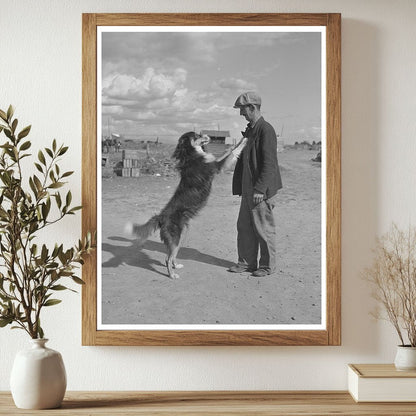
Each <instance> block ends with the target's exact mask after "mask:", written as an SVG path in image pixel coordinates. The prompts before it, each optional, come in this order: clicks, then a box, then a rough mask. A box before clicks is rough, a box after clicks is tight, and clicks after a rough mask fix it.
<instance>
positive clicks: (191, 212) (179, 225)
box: [126, 132, 247, 279]
mask: <svg viewBox="0 0 416 416" xmlns="http://www.w3.org/2000/svg"><path fill="white" fill-rule="evenodd" d="M246 141H247V139H243V140H241V141H240V143H238V144H237V145H236V146H234V147H233V148H230V149H228V150H227V151H226V152H225V153H224V154H223V155H222V156H220V157H219V158H216V157H215V156H214V155H212V154H210V153H206V152H205V150H204V145H206V144H208V143H209V137H208V136H205V135H204V136H201V135H199V134H196V133H195V132H188V133H185V134H183V135H182V136H181V137H180V138H179V141H178V145H177V146H176V149H175V151H174V153H173V156H172V157H173V158H174V159H176V160H177V166H176V167H177V169H178V171H179V173H180V177H181V180H180V182H179V185H178V187H177V188H176V190H175V193H174V194H173V196H172V198H171V199H170V200H169V202H168V203H167V204H166V206H165V208H163V210H162V211H161V212H160V213H159V214H158V215H155V216H153V217H152V218H150V220H149V221H147V222H146V223H145V224H142V225H139V224H128V225H127V226H126V231H127V232H129V233H130V234H133V235H136V236H137V237H139V239H140V240H141V242H144V241H145V240H147V238H148V237H149V236H150V234H152V233H153V232H155V231H156V230H158V229H160V238H161V240H162V241H163V243H164V244H165V246H166V250H167V258H166V266H167V268H168V273H169V277H170V278H171V279H177V278H178V277H179V276H178V274H176V273H175V272H174V269H179V268H181V267H183V266H182V265H181V264H177V263H176V256H177V254H178V251H179V247H180V243H181V237H182V235H183V231H184V229H185V228H186V226H187V225H188V224H189V221H190V220H191V219H192V218H193V217H195V216H196V215H197V214H198V212H199V211H200V210H201V209H202V208H203V207H204V206H205V204H206V203H207V200H208V197H209V195H210V192H211V186H212V181H213V179H214V176H215V174H217V173H219V172H220V171H221V170H223V169H225V168H227V167H229V166H230V165H231V164H232V163H233V162H234V161H235V160H236V159H237V158H238V156H239V155H240V153H241V151H242V150H243V148H244V146H245V144H246Z"/></svg>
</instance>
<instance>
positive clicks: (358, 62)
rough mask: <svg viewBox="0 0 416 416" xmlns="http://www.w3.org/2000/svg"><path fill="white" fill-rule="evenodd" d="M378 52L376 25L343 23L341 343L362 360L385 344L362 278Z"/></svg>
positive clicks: (374, 193)
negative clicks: (382, 342) (364, 356)
mask: <svg viewBox="0 0 416 416" xmlns="http://www.w3.org/2000/svg"><path fill="white" fill-rule="evenodd" d="M380 50H381V45H380V29H379V28H378V27H376V26H374V25H370V24H368V23H367V22H364V21H360V20H355V19H343V20H342V212H343V214H342V265H343V266H342V333H343V339H342V344H343V346H344V348H346V349H347V350H348V351H346V352H348V353H349V354H354V355H355V354H357V355H358V354H359V355H360V357H361V359H362V358H363V355H365V354H368V355H369V356H374V355H375V354H377V352H378V351H377V349H378V347H379V345H380V343H381V339H380V337H381V335H380V334H378V333H377V325H376V323H375V321H374V318H372V317H371V316H370V312H371V310H372V308H373V305H374V303H373V301H372V299H371V297H370V295H371V290H370V288H369V286H368V284H367V283H366V282H365V281H363V280H362V278H361V277H360V273H361V271H362V269H363V268H364V267H366V266H368V265H369V264H370V262H371V255H372V254H371V249H372V247H373V246H374V242H375V241H374V236H375V235H376V234H377V232H378V220H379V210H378V204H377V201H378V200H379V194H380V189H381V188H380V183H379V180H380V178H379V172H380V169H381V167H380V166H379V156H378V155H379V152H380V140H378V138H379V136H380V133H381V131H380V121H381V119H380V118H381V115H380V114H381V112H380V93H379V91H380V82H381V80H380V72H379V65H380Z"/></svg>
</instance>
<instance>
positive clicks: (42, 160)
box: [38, 150, 46, 166]
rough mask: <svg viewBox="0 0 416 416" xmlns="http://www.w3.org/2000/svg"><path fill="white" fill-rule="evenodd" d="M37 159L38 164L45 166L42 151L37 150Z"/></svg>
mask: <svg viewBox="0 0 416 416" xmlns="http://www.w3.org/2000/svg"><path fill="white" fill-rule="evenodd" d="M38 159H39V161H40V163H42V164H43V165H45V166H46V159H45V156H44V154H43V153H42V150H39V152H38Z"/></svg>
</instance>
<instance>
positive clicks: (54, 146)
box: [52, 139, 56, 152]
mask: <svg viewBox="0 0 416 416" xmlns="http://www.w3.org/2000/svg"><path fill="white" fill-rule="evenodd" d="M52 150H53V151H54V152H56V140H55V139H53V142H52Z"/></svg>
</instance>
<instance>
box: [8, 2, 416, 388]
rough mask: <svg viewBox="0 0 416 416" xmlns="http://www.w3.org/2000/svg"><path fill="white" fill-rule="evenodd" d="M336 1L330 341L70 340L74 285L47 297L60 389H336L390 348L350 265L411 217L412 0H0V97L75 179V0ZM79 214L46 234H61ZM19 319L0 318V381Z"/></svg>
mask: <svg viewBox="0 0 416 416" xmlns="http://www.w3.org/2000/svg"><path fill="white" fill-rule="evenodd" d="M217 11H219V12H341V13H342V200H343V202H342V226H343V230H342V340H343V342H342V346H341V347H258V348H256V347H215V348H208V347H206V348H205V347H199V348H193V347H192V348H191V347H128V348H121V347H100V348H98V347H81V339H80V333H81V298H80V296H78V295H74V294H72V293H69V294H67V295H65V299H64V302H63V303H62V304H61V305H59V306H56V307H54V308H51V309H49V311H48V313H47V314H46V315H45V320H44V324H45V325H44V326H45V327H46V329H47V332H48V336H49V338H50V339H51V342H50V347H52V348H54V349H57V350H59V351H61V353H62V355H63V357H64V360H65V363H66V368H67V373H68V389H70V390H84V389H86V390H89V389H90V390H95V389H100V390H101V389H104V390H123V389H125V390H188V389H189V390H205V389H206V390H211V389H213V390H215V389H217V390H223V389H230V390H239V389H242V390H243V389H345V388H346V364H347V363H349V362H356V363H358V362H367V363H370V362H392V360H393V358H394V352H395V345H396V343H397V339H396V337H395V335H394V333H393V330H392V328H391V327H390V326H389V325H388V324H385V323H381V322H376V321H374V320H373V319H372V318H371V317H370V316H369V311H370V310H371V308H372V304H373V302H372V301H371V298H370V296H369V292H370V291H369V289H368V287H367V285H366V284H365V283H364V282H363V281H362V280H361V279H360V277H359V272H360V270H361V269H362V268H363V267H364V266H365V265H366V264H368V262H369V259H370V257H371V247H372V245H373V242H374V238H375V235H377V234H378V233H380V232H384V231H385V230H386V229H387V228H388V226H389V224H390V222H391V221H393V220H394V221H396V222H397V223H398V224H400V225H402V226H406V225H407V224H408V223H409V222H413V223H415V221H416V209H415V208H416V192H415V178H416V163H415V155H416V140H415V138H416V123H415V115H416V98H415V96H416V77H415V73H416V48H415V47H414V40H415V39H416V29H415V27H416V26H415V25H414V22H415V19H416V2H414V1H413V0H408V1H405V0H396V1H392V0H390V1H389V0H350V1H345V0H344V1H341V0H258V1H256V2H254V1H250V0H228V1H226V2H225V1H223V0H211V1H210V2H205V1H203V0H177V1H174V0H154V1H139V0H123V1H121V0H100V1H99V0H71V1H69V0H65V1H63V0H61V1H56V0H38V1H33V0H0V45H1V47H0V53H1V55H0V108H5V107H6V106H7V105H8V104H9V103H13V104H14V105H15V107H16V111H17V114H18V116H19V118H20V119H21V121H22V124H33V129H32V133H31V136H30V137H31V138H32V141H33V145H34V147H35V148H37V147H41V146H45V145H48V144H49V143H50V141H51V140H52V139H53V138H54V137H56V138H57V139H58V140H60V141H63V142H65V143H66V144H69V145H70V152H69V155H70V156H69V157H68V158H67V159H66V161H65V163H66V164H67V167H71V168H75V170H76V172H77V173H76V176H74V178H73V179H72V180H71V187H72V190H73V193H74V195H76V197H77V199H78V200H79V199H80V187H81V185H80V184H81V175H80V172H81V158H80V153H81V13H83V12H217ZM79 234H80V218H79V217H77V218H75V219H73V220H72V222H67V223H66V224H65V226H62V227H61V228H60V229H59V230H58V232H56V230H55V233H54V234H53V235H49V236H47V237H48V239H49V240H50V241H51V242H54V241H55V238H59V239H62V240H64V242H66V243H71V242H72V241H74V240H75V239H76V238H78V236H79ZM26 343H27V337H26V336H25V334H23V333H21V332H19V331H11V330H9V329H2V330H1V331H0V390H7V389H8V378H9V373H10V369H11V365H12V361H13V358H14V354H15V351H16V350H19V349H22V348H25V347H26Z"/></svg>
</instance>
